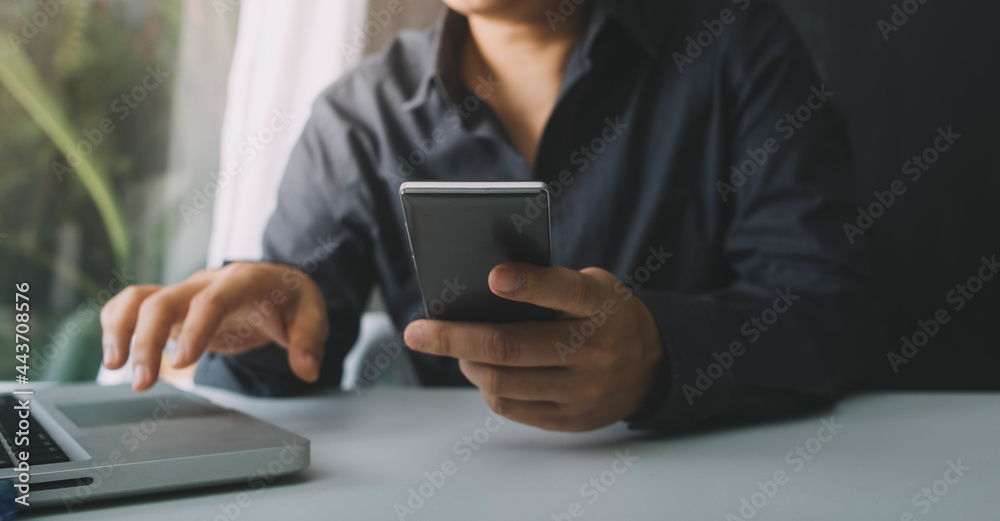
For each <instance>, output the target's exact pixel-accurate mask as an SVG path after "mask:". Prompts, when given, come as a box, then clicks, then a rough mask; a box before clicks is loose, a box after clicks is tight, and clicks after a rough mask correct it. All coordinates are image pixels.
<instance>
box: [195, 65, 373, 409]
mask: <svg viewBox="0 0 1000 521" xmlns="http://www.w3.org/2000/svg"><path fill="white" fill-rule="evenodd" d="M336 87H337V85H336V84H335V85H334V87H332V88H331V89H330V90H328V91H327V92H326V93H324V95H323V96H320V98H319V99H318V100H317V102H316V103H315V104H314V106H313V112H312V115H311V117H310V119H309V121H308V122H307V124H306V126H305V129H304V130H303V133H302V135H301V137H300V138H299V141H298V142H297V144H296V146H295V148H294V149H293V151H292V154H291V157H290V159H289V163H288V167H287V169H286V172H285V175H284V178H283V180H282V183H281V187H280V190H279V192H278V203H277V208H276V210H275V212H274V214H273V215H272V216H271V218H270V220H269V221H268V224H267V228H266V229H265V232H264V247H263V251H264V254H263V259H262V260H263V261H265V262H273V263H279V264H285V265H288V266H292V267H295V268H297V269H299V270H301V271H302V272H304V273H306V274H307V275H308V276H309V277H310V278H311V279H312V280H313V282H315V283H316V285H317V286H318V287H319V289H320V291H321V292H322V294H323V297H324V299H325V301H326V308H327V311H328V318H329V321H330V337H329V339H328V341H327V344H326V353H325V356H324V359H323V363H322V367H321V369H320V377H319V380H318V381H317V382H316V383H314V384H309V383H306V382H304V381H302V380H300V379H299V378H298V377H296V376H295V375H294V373H292V370H291V367H290V365H289V363H288V356H287V352H286V351H285V350H284V349H283V348H281V347H279V346H277V345H269V346H265V347H263V348H261V349H257V350H254V351H251V352H247V353H243V354H239V355H223V354H215V353H207V354H205V355H204V356H203V357H202V359H201V360H200V362H199V364H198V369H197V372H196V374H195V382H196V383H198V384H203V385H211V386H216V387H223V388H228V389H232V390H235V391H238V392H242V393H247V394H252V395H258V396H282V395H292V394H299V393H304V392H308V391H310V390H313V389H315V388H317V387H323V386H336V385H339V383H340V379H341V375H342V373H343V361H344V357H345V356H346V355H347V352H348V351H349V350H350V348H351V346H352V345H353V343H354V341H355V339H356V338H357V335H358V327H359V320H360V316H361V313H362V311H363V310H364V306H365V303H366V299H367V297H368V295H369V293H370V291H371V287H372V281H373V279H374V270H373V268H372V263H371V261H370V260H369V259H370V258H371V250H372V241H373V237H374V231H375V217H374V215H375V209H374V202H373V199H372V196H371V194H372V190H371V189H370V185H369V184H368V183H370V182H371V181H370V176H364V175H362V172H365V171H366V170H367V171H374V170H369V169H372V164H371V162H370V158H372V157H373V154H372V149H371V146H372V141H371V139H369V136H368V135H366V134H365V132H364V131H363V130H362V129H361V127H360V126H359V125H352V124H351V118H350V117H349V116H348V115H346V114H345V113H344V111H342V110H340V109H338V106H337V104H336V103H335V102H334V101H333V94H332V93H331V91H333V89H335V88H336ZM289 289H290V290H292V291H294V289H295V288H294V287H292V286H290V287H289Z"/></svg>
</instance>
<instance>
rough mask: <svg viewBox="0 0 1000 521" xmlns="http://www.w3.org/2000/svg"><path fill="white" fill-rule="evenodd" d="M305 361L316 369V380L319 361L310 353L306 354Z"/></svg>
mask: <svg viewBox="0 0 1000 521" xmlns="http://www.w3.org/2000/svg"><path fill="white" fill-rule="evenodd" d="M306 360H308V361H309V365H311V366H313V367H314V368H316V375H317V378H318V377H319V369H320V360H319V357H318V356H316V355H314V354H312V353H306Z"/></svg>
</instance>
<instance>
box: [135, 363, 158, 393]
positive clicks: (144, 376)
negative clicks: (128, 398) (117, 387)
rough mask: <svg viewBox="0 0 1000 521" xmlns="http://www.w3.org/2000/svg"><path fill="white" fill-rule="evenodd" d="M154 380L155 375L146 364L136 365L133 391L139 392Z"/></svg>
mask: <svg viewBox="0 0 1000 521" xmlns="http://www.w3.org/2000/svg"><path fill="white" fill-rule="evenodd" d="M152 379H153V373H152V372H151V371H150V370H149V368H148V367H146V366H145V365H144V364H135V367H133V368H132V389H135V390H136V391H138V390H139V389H140V388H143V387H146V386H147V385H149V383H150V381H151V380H152Z"/></svg>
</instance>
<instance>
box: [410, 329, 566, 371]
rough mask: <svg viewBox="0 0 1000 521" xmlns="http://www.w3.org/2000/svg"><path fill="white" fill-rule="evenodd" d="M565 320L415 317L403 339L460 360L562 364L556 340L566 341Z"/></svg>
mask: <svg viewBox="0 0 1000 521" xmlns="http://www.w3.org/2000/svg"><path fill="white" fill-rule="evenodd" d="M567 323H568V322H566V321H556V322H518V323H515V324H486V323H479V322H447V321H443V320H416V321H413V322H411V323H410V325H409V326H407V327H406V331H405V332H404V333H403V340H404V341H405V342H406V345H408V346H410V348H412V349H414V350H417V351H421V352H424V353H428V354H432V355H439V356H449V357H452V358H457V359H459V360H469V361H472V362H482V363H485V364H493V365H504V366H513V367H555V366H560V367H565V365H566V364H565V363H564V362H563V361H562V360H561V359H560V357H559V351H558V349H557V343H559V342H566V341H567V340H566V327H565V324H567ZM560 324H562V325H560Z"/></svg>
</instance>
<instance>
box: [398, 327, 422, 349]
mask: <svg viewBox="0 0 1000 521" xmlns="http://www.w3.org/2000/svg"><path fill="white" fill-rule="evenodd" d="M403 341H404V342H406V345H408V346H409V347H410V349H415V350H417V351H420V349H421V348H422V347H423V345H424V330H423V328H421V327H420V325H419V324H410V325H409V326H407V327H406V332H405V333H403Z"/></svg>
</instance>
